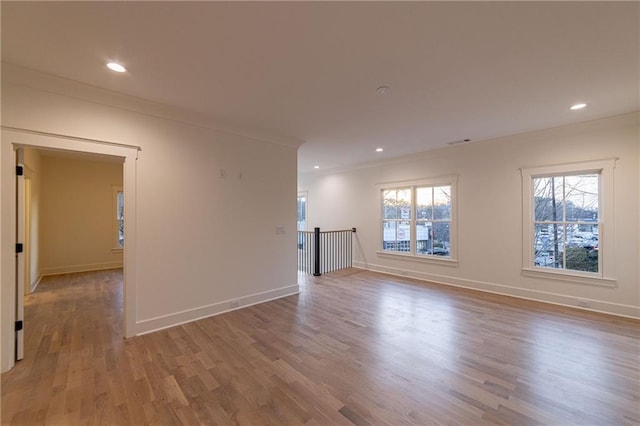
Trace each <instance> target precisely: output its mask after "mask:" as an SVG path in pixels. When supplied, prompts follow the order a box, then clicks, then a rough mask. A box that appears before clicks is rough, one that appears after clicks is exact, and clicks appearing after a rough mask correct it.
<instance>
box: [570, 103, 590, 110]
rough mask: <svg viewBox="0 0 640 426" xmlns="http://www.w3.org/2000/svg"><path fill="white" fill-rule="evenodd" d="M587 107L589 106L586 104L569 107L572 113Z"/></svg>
mask: <svg viewBox="0 0 640 426" xmlns="http://www.w3.org/2000/svg"><path fill="white" fill-rule="evenodd" d="M586 106H587V104H585V103H579V104H573V105H571V106H570V107H569V109H570V110H571V111H575V110H578V109H582V108H584V107H586Z"/></svg>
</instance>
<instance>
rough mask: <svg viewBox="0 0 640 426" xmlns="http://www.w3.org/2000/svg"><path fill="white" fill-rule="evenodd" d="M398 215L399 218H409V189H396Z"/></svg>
mask: <svg viewBox="0 0 640 426" xmlns="http://www.w3.org/2000/svg"><path fill="white" fill-rule="evenodd" d="M398 217H399V218H400V219H411V190H410V189H399V190H398Z"/></svg>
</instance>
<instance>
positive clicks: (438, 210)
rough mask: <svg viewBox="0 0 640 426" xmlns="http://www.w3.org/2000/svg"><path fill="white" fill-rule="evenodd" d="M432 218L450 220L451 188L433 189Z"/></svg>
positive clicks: (439, 187) (440, 187)
mask: <svg viewBox="0 0 640 426" xmlns="http://www.w3.org/2000/svg"><path fill="white" fill-rule="evenodd" d="M433 218H434V219H440V220H451V187H450V186H437V187H435V188H433Z"/></svg>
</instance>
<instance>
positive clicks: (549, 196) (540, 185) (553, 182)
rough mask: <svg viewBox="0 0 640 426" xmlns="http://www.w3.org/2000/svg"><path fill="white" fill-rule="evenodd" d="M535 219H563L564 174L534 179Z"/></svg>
mask: <svg viewBox="0 0 640 426" xmlns="http://www.w3.org/2000/svg"><path fill="white" fill-rule="evenodd" d="M533 197H534V209H535V221H536V222H543V221H562V198H563V197H562V176H555V177H543V178H534V179H533Z"/></svg>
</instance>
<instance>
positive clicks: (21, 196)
mask: <svg viewBox="0 0 640 426" xmlns="http://www.w3.org/2000/svg"><path fill="white" fill-rule="evenodd" d="M16 175H17V176H16V221H17V224H16V225H17V226H16V327H15V330H16V361H19V360H21V359H22V358H23V357H24V330H23V328H24V280H25V273H24V268H25V264H24V251H25V249H26V247H25V245H26V241H25V199H26V197H25V193H24V191H25V184H24V150H23V149H22V148H20V149H18V153H17V167H16Z"/></svg>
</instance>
